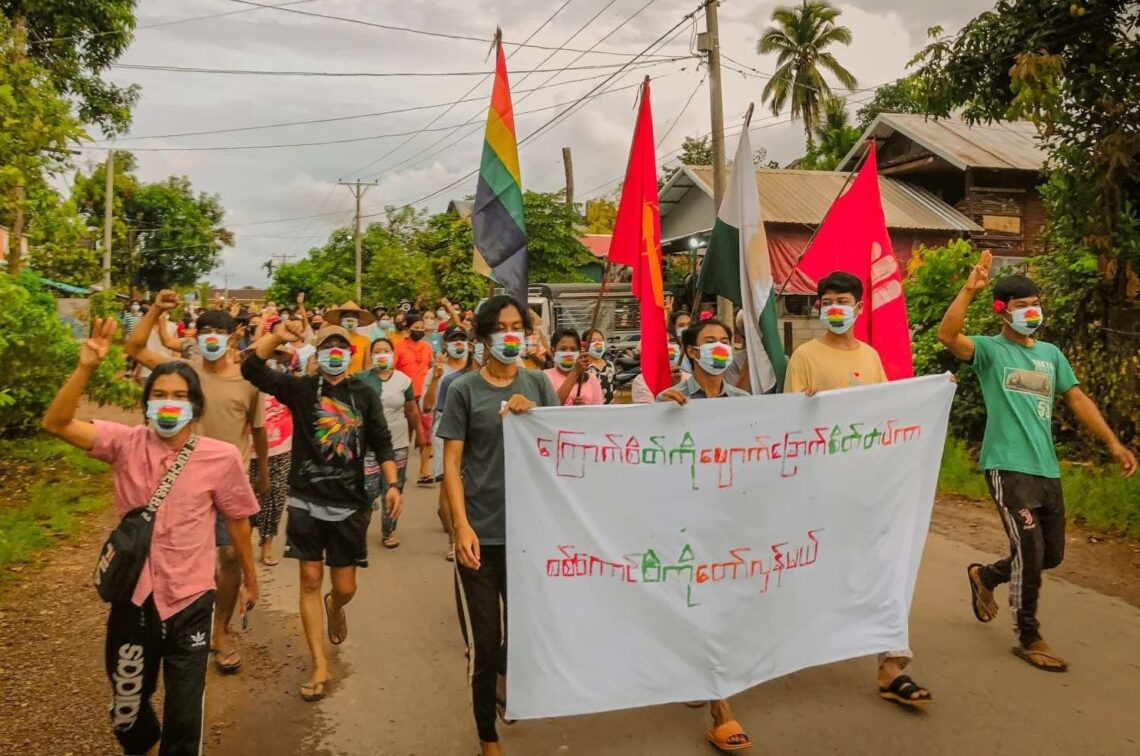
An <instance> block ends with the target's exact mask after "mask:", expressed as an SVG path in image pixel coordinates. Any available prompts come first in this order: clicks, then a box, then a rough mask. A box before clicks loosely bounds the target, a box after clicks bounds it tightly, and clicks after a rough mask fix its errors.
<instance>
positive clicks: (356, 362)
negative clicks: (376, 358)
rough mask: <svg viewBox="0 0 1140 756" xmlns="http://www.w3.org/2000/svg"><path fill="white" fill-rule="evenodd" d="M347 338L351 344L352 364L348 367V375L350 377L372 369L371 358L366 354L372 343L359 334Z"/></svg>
mask: <svg viewBox="0 0 1140 756" xmlns="http://www.w3.org/2000/svg"><path fill="white" fill-rule="evenodd" d="M349 338H350V339H351V342H352V362H350V363H349V365H348V374H349V375H352V374H353V373H356V372H359V371H361V370H366V369H368V368H370V367H372V356H371V355H370V354H369V353H368V351H369V349H370V348H371V347H372V342H371V341H369V340H368V337H367V336H362V335H361V334H359V333H352V334H349Z"/></svg>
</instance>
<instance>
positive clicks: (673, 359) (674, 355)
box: [669, 344, 681, 367]
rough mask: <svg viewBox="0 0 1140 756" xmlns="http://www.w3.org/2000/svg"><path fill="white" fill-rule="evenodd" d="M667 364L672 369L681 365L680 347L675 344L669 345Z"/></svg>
mask: <svg viewBox="0 0 1140 756" xmlns="http://www.w3.org/2000/svg"><path fill="white" fill-rule="evenodd" d="M669 364H670V365H672V366H673V367H676V366H678V365H680V364H681V347H679V346H677V345H676V344H670V345H669Z"/></svg>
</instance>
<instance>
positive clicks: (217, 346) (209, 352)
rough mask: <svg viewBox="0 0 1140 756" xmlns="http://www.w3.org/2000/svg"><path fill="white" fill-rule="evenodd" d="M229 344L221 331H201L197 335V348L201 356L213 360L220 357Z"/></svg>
mask: <svg viewBox="0 0 1140 756" xmlns="http://www.w3.org/2000/svg"><path fill="white" fill-rule="evenodd" d="M227 346H229V339H228V338H227V337H226V335H225V334H222V333H203V334H199V335H198V349H199V350H200V351H201V352H202V357H204V358H205V359H207V360H209V361H210V362H213V361H215V360H219V359H221V358H222V357H223V356H224V355H225V353H226V347H227Z"/></svg>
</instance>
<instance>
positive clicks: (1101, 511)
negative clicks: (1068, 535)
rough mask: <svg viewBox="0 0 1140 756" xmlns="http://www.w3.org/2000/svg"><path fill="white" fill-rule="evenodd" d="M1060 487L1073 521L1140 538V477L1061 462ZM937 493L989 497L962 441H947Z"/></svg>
mask: <svg viewBox="0 0 1140 756" xmlns="http://www.w3.org/2000/svg"><path fill="white" fill-rule="evenodd" d="M1061 488H1062V489H1063V490H1064V492H1065V511H1066V514H1067V515H1068V518H1069V519H1070V520H1072V521H1074V522H1077V523H1080V524H1081V525H1083V526H1085V527H1087V528H1089V529H1090V530H1098V531H1100V532H1102V533H1112V534H1116V535H1126V536H1129V537H1131V538H1140V477H1134V478H1132V479H1129V480H1125V479H1124V478H1122V477H1121V476H1120V473H1119V471H1118V470H1117V469H1116V468H1115V467H1101V466H1097V465H1089V464H1072V463H1065V462H1062V463H1061ZM938 490H939V491H940V492H941V493H948V494H957V495H959V496H965V497H966V498H969V499H977V500H981V499H988V498H989V495H990V494H989V491H988V490H987V488H986V482H985V479H984V478H983V477H982V474H981V472H979V471H978V467H977V462H976V461H975V459H974V457H973V455H971V454H970V451H969V449H968V448H967V447H966V444H965V443H964V442H963V441H961V440H959V439H956V438H952V437H951V438H947V439H946V448H945V449H944V450H943V452H942V469H941V470H940V472H939V475H938Z"/></svg>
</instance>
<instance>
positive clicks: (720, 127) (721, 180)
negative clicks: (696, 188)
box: [698, 0, 748, 328]
mask: <svg viewBox="0 0 1140 756" xmlns="http://www.w3.org/2000/svg"><path fill="white" fill-rule="evenodd" d="M718 2H719V0H705V32H704V34H702V35H701V36H700V39H699V41H698V48H699V49H700V51H701V52H703V53H705V54H706V55H708V64H709V106H710V107H709V109H710V111H711V112H712V153H713V217H712V222H714V223H715V222H716V216H717V214H718V213H720V202H721V200H722V199H724V188H725V185H726V183H727V182H726V180H725V156H724V98H723V96H722V93H721V89H720V82H721V79H720V24H719V22H718V21H717V15H716V14H717V4H718ZM738 167H739V166H738ZM747 167H748V166H745V168H747ZM716 309H717V314H718V315H719V317H720V319H721V320H723V321H724V322H725V323H727V324H728V325H729V327H730V328H731V327H732V325H733V318H732V302H730V301H728V300H727V299H725V298H724V297H717V298H716Z"/></svg>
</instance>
